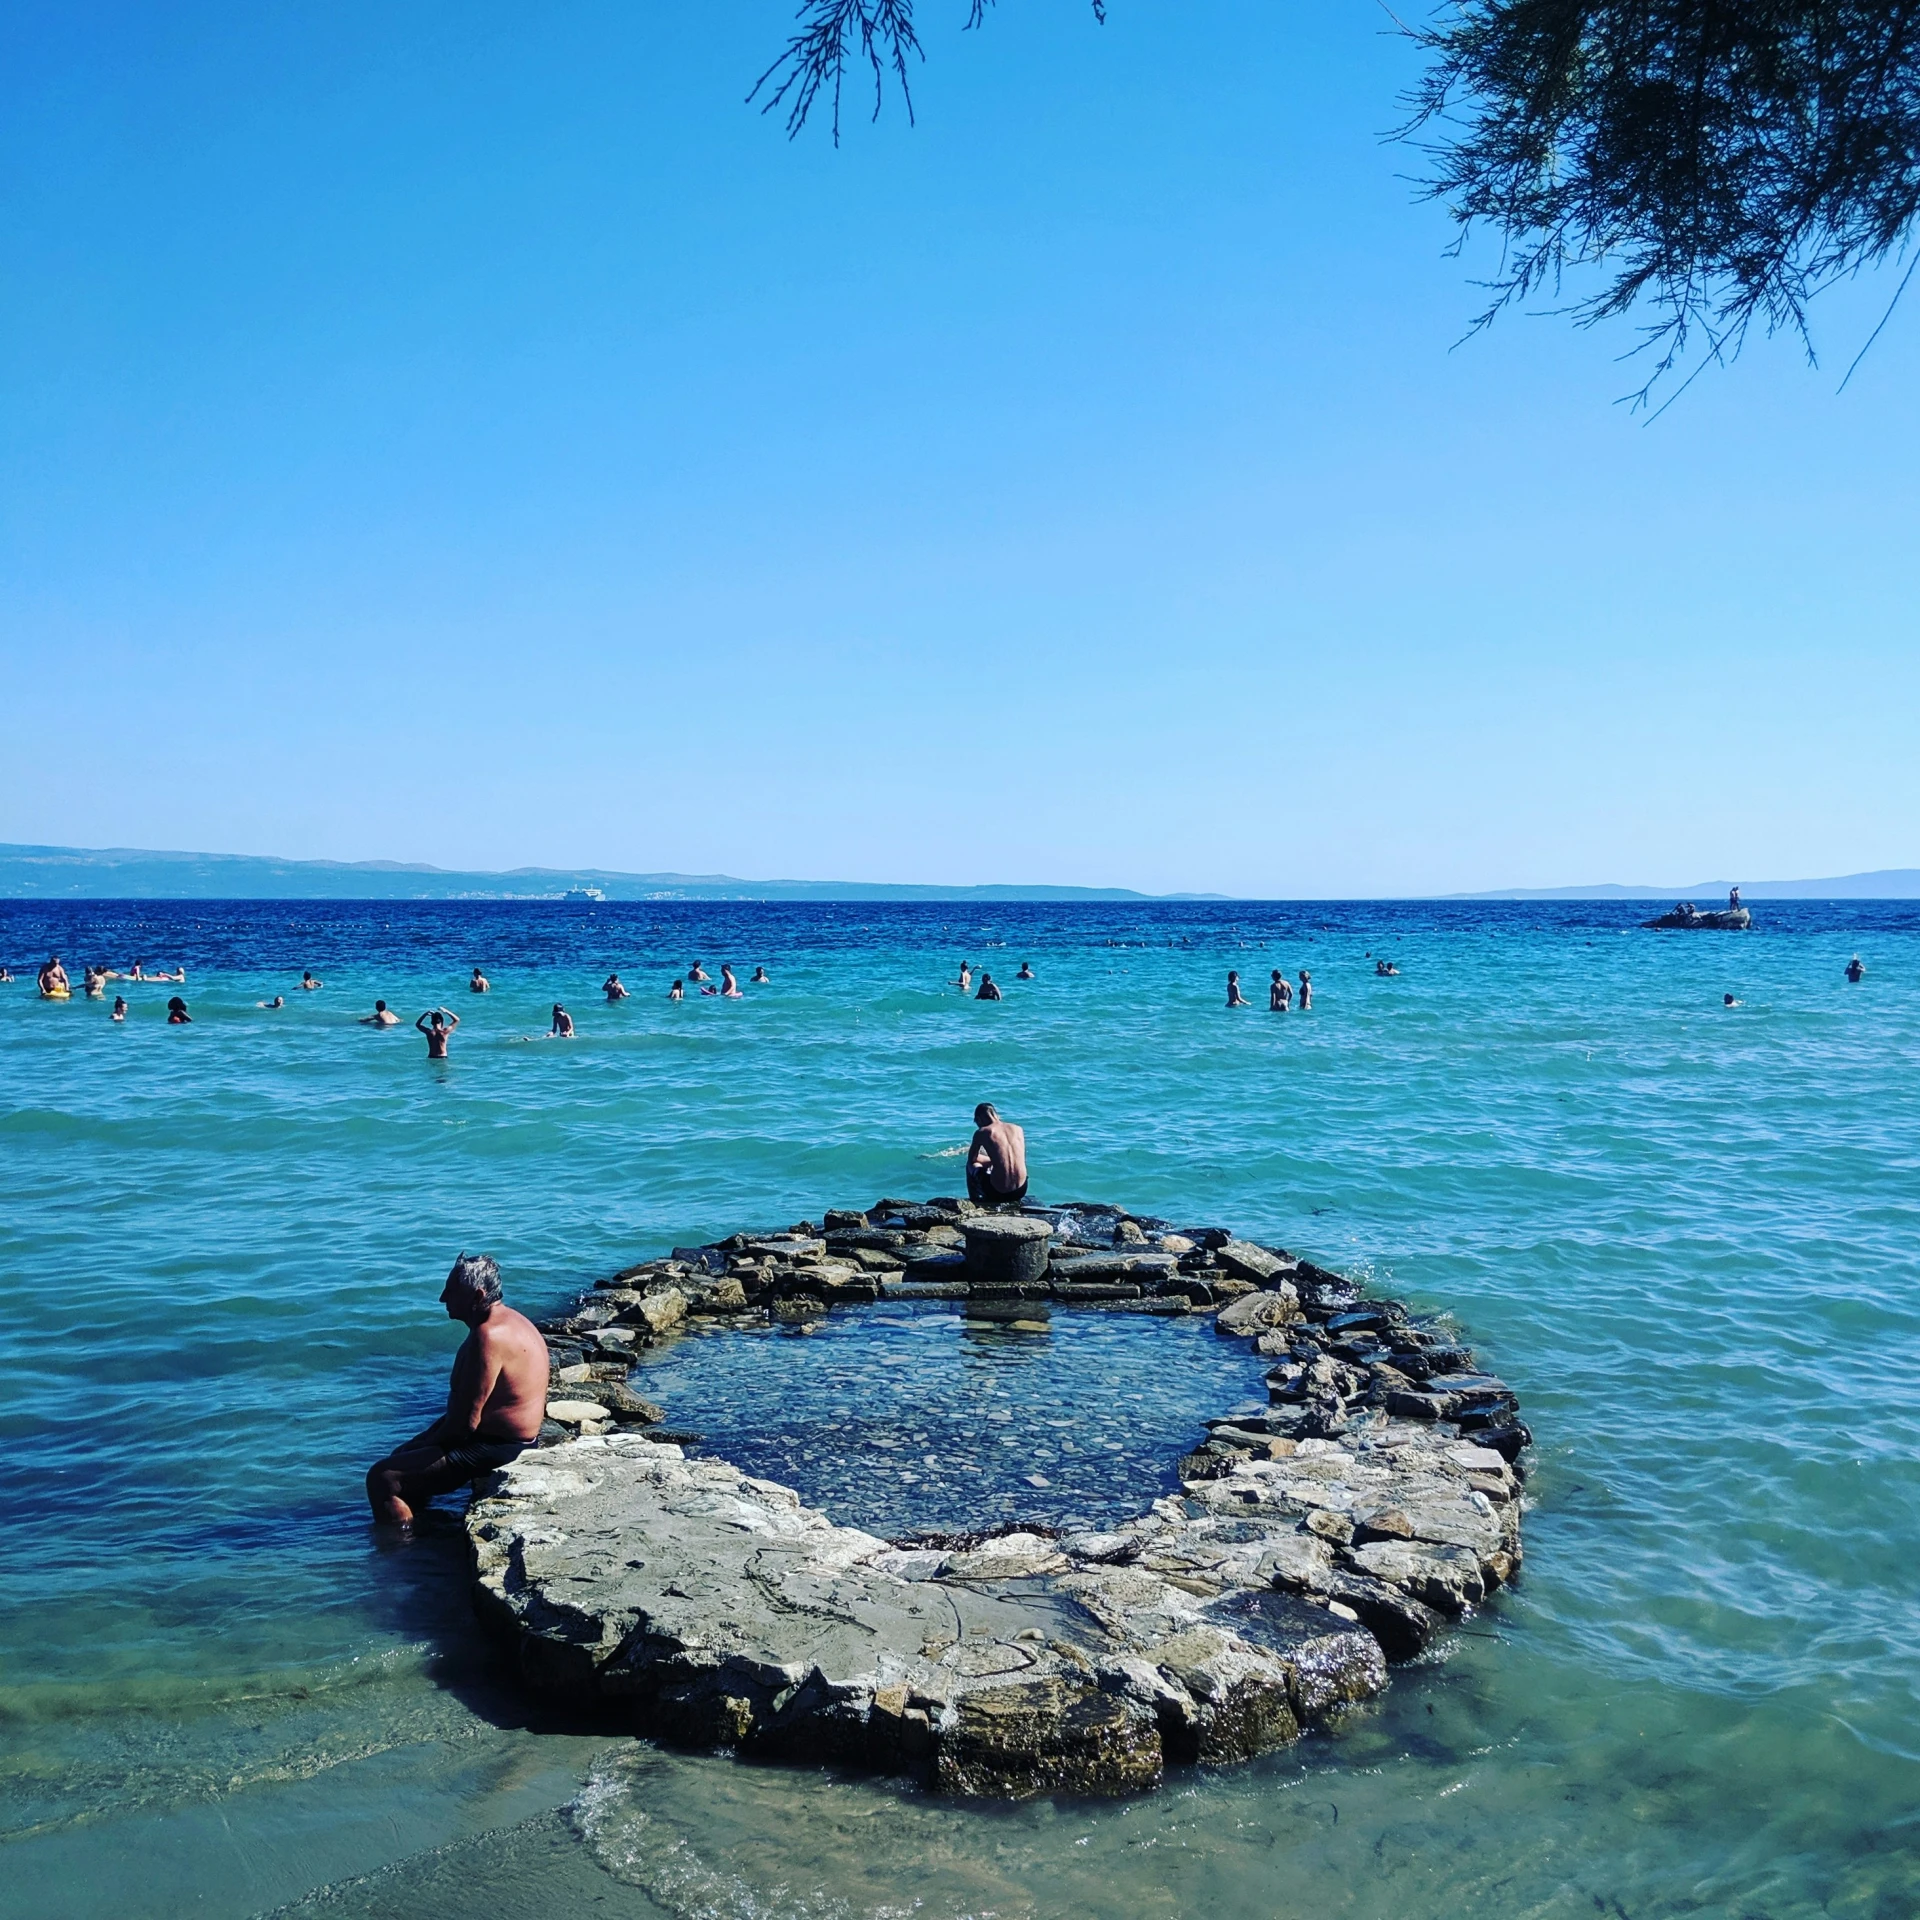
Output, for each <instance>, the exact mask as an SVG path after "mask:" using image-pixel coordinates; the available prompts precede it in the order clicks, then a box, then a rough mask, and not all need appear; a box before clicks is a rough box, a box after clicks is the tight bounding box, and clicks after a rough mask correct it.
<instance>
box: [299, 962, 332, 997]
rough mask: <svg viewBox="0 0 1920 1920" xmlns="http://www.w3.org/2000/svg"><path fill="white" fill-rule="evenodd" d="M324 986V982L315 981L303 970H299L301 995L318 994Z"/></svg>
mask: <svg viewBox="0 0 1920 1920" xmlns="http://www.w3.org/2000/svg"><path fill="white" fill-rule="evenodd" d="M326 984H327V983H326V982H325V981H324V980H316V979H315V978H314V977H313V975H312V974H310V973H308V972H307V971H305V969H304V968H303V969H302V970H301V974H300V991H301V992H302V993H318V992H319V990H320V989H321V988H322V987H324V986H325V985H326Z"/></svg>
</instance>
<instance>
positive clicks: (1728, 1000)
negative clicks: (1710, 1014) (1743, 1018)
mask: <svg viewBox="0 0 1920 1920" xmlns="http://www.w3.org/2000/svg"><path fill="white" fill-rule="evenodd" d="M1720 1004H1721V1005H1722V1006H1723V1007H1737V1006H1738V1005H1739V1004H1740V1002H1739V1001H1738V1000H1736V999H1735V998H1734V997H1733V995H1732V994H1730V993H1723V994H1722V995H1721V996H1720Z"/></svg>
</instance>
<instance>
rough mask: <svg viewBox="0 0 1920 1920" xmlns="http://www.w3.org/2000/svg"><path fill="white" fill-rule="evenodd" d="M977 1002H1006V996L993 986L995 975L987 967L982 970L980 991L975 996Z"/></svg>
mask: <svg viewBox="0 0 1920 1920" xmlns="http://www.w3.org/2000/svg"><path fill="white" fill-rule="evenodd" d="M973 997H974V998H975V999H976V1000H1004V999H1005V998H1006V995H1005V994H1003V993H1002V992H1001V991H1000V989H999V988H998V987H996V986H995V985H994V984H993V975H992V974H990V973H989V972H988V971H987V970H986V968H985V967H982V968H981V969H980V991H979V992H978V993H976V994H975V995H974V996H973Z"/></svg>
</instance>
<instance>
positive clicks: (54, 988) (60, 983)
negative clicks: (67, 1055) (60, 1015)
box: [0, 953, 193, 1027]
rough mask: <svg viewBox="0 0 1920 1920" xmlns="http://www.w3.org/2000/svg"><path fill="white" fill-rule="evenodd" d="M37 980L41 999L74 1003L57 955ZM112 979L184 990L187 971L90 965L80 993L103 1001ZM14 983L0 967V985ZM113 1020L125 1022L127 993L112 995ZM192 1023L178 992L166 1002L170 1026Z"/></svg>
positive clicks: (84, 970) (71, 985)
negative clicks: (108, 983) (158, 983)
mask: <svg viewBox="0 0 1920 1920" xmlns="http://www.w3.org/2000/svg"><path fill="white" fill-rule="evenodd" d="M35 980H36V984H37V985H38V987H39V989H40V998H41V999H42V1000H71V999H72V998H73V982H72V981H71V980H70V979H69V978H68V977H67V970H66V968H65V967H64V966H63V965H62V964H61V961H60V956H59V955H58V954H57V953H56V954H52V955H50V956H49V957H48V960H47V963H46V965H45V966H43V967H42V968H41V969H40V970H39V973H38V974H37V975H36V976H35ZM109 980H139V981H146V982H162V983H165V984H166V985H168V986H182V987H184V986H185V985H186V984H187V970H186V968H185V967H179V968H176V969H175V970H174V971H173V972H171V973H165V972H162V973H147V972H145V971H144V970H143V969H142V968H141V965H140V962H139V961H138V960H136V961H135V962H134V963H133V965H132V966H131V967H130V968H128V969H127V970H126V971H125V972H124V973H123V972H122V971H121V970H120V969H119V968H118V967H94V966H89V967H86V968H84V969H83V970H82V973H81V991H82V992H83V993H84V994H85V995H86V997H87V998H88V999H89V1000H104V999H105V998H106V997H107V982H108V981H109ZM12 984H13V975H12V973H11V972H10V971H9V970H8V969H7V968H5V967H0V986H11V985H12ZM113 1017H114V1019H116V1020H124V1019H126V1017H127V998H126V995H125V994H122V993H116V994H115V995H114V996H113ZM192 1024H193V1016H192V1015H191V1014H190V1013H188V1011H187V1003H186V1002H185V1001H184V1000H183V999H181V997H180V996H179V995H178V994H177V993H176V994H174V995H173V996H172V998H171V999H169V1000H168V1002H167V1025H168V1026H170V1027H190V1026H192Z"/></svg>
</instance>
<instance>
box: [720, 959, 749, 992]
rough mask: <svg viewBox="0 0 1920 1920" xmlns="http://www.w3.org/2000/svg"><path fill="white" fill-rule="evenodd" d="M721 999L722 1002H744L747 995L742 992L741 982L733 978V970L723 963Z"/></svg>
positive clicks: (721, 969) (721, 970)
mask: <svg viewBox="0 0 1920 1920" xmlns="http://www.w3.org/2000/svg"><path fill="white" fill-rule="evenodd" d="M720 998H721V999H722V1000H744V999H745V998H746V995H745V994H743V993H742V992H741V991H740V982H739V981H738V980H736V979H735V978H734V977H733V969H732V968H731V967H730V966H727V965H726V964H725V963H722V965H721V968H720Z"/></svg>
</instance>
